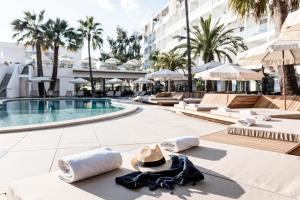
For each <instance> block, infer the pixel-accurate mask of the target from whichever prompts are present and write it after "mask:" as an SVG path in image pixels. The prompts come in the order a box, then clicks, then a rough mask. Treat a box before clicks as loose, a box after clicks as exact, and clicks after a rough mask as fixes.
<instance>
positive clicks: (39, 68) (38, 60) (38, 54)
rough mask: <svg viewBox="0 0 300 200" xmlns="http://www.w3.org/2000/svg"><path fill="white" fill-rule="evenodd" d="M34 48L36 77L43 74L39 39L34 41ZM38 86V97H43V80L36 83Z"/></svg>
mask: <svg viewBox="0 0 300 200" xmlns="http://www.w3.org/2000/svg"><path fill="white" fill-rule="evenodd" d="M35 48H36V63H37V75H38V77H41V76H44V73H43V62H42V47H41V42H40V41H37V42H36V45H35ZM38 88H39V95H40V97H43V96H44V94H45V87H44V83H43V82H40V83H38Z"/></svg>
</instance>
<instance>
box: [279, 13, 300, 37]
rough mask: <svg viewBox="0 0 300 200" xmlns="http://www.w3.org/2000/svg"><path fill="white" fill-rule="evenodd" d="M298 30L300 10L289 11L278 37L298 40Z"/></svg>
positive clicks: (299, 27) (299, 28)
mask: <svg viewBox="0 0 300 200" xmlns="http://www.w3.org/2000/svg"><path fill="white" fill-rule="evenodd" d="M299 31H300V10H297V11H295V12H291V13H290V14H289V15H288V16H287V18H286V20H285V22H284V23H283V25H282V28H281V34H280V39H282V40H299Z"/></svg>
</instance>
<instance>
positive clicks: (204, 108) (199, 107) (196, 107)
mask: <svg viewBox="0 0 300 200" xmlns="http://www.w3.org/2000/svg"><path fill="white" fill-rule="evenodd" d="M217 108H218V106H217V105H207V104H188V105H187V106H186V107H185V109H187V110H192V111H210V110H212V109H217Z"/></svg>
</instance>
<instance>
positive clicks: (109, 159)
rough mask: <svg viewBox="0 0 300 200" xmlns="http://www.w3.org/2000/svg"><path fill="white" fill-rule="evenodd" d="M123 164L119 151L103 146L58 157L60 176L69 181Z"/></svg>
mask: <svg viewBox="0 0 300 200" xmlns="http://www.w3.org/2000/svg"><path fill="white" fill-rule="evenodd" d="M121 165H122V157H121V154H120V153H119V152H116V151H112V150H110V149H103V148H101V149H94V150H91V151H87V152H83V153H79V154H75V155H70V156H65V157H62V158H60V159H58V167H59V169H60V174H59V177H60V178H61V179H62V180H63V181H66V182H68V183H73V182H76V181H79V180H83V179H86V178H89V177H92V176H96V175H99V174H103V173H105V172H109V171H112V170H114V169H117V168H119V167H120V166H121Z"/></svg>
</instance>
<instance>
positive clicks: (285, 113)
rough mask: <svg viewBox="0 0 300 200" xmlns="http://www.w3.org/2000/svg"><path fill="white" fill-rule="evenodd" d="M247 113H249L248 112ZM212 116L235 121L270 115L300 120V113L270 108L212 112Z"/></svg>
mask: <svg viewBox="0 0 300 200" xmlns="http://www.w3.org/2000/svg"><path fill="white" fill-rule="evenodd" d="M246 111H247V112H246ZM248 111H253V112H255V113H256V115H250V113H249V112H248ZM210 112H211V114H214V115H220V116H225V117H231V118H235V119H240V118H243V117H247V116H253V117H255V116H261V115H269V116H270V117H272V118H282V119H300V112H299V111H285V110H278V109H268V108H247V109H242V108H240V109H231V111H230V112H222V111H220V110H211V111H210Z"/></svg>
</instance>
